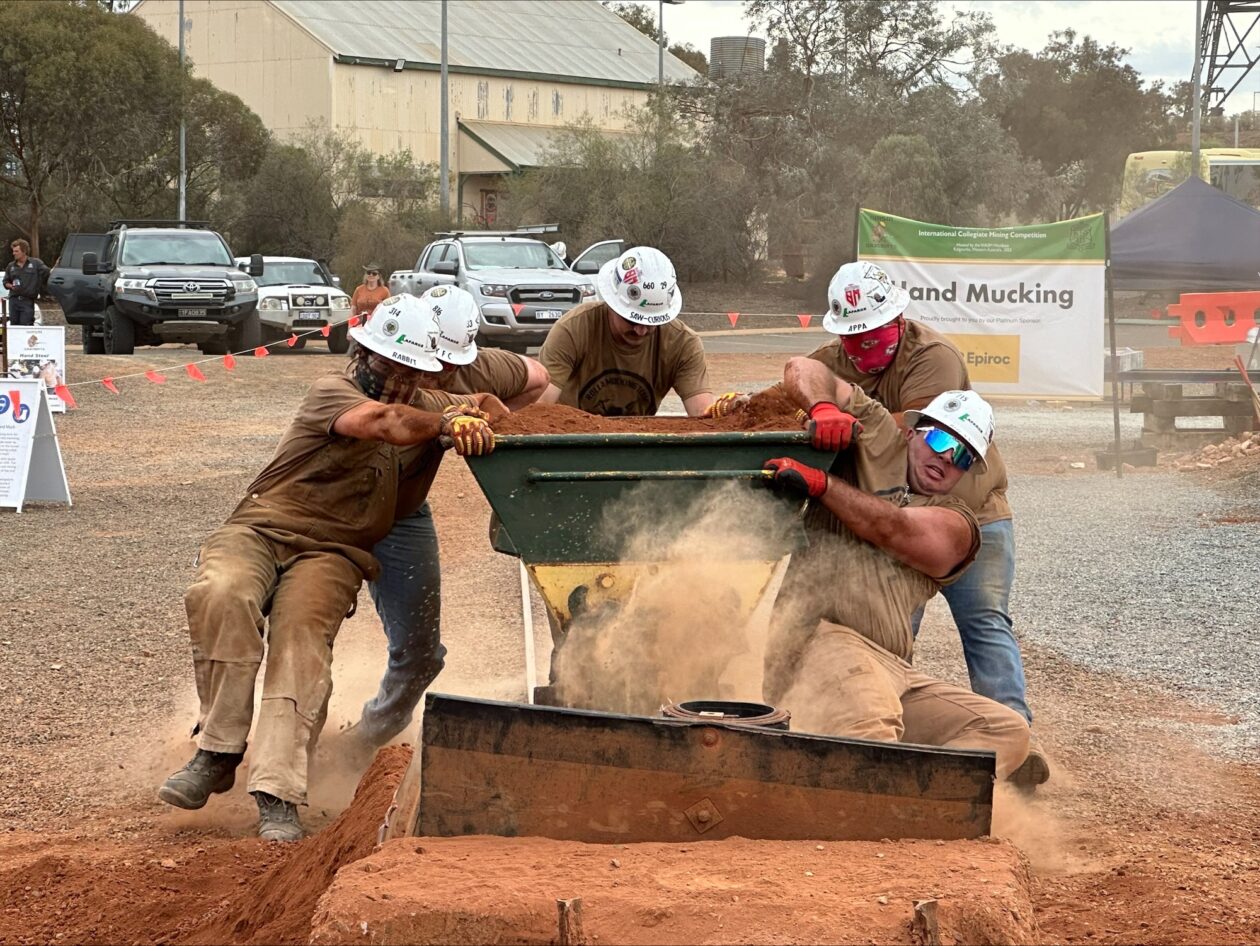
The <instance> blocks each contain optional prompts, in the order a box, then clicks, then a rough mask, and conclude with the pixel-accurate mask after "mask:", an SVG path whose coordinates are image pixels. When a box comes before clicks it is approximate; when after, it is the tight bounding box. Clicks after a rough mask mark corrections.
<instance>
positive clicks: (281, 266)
mask: <svg viewBox="0 0 1260 946" xmlns="http://www.w3.org/2000/svg"><path fill="white" fill-rule="evenodd" d="M236 264H237V265H238V266H240V267H241V268H244V266H246V265H248V264H249V260H248V259H247V258H245V257H238V258H237V260H236ZM255 278H256V281H257V282H258V320H259V322H261V323H262V331H263V341H264V342H275V341H279V340H280V339H282V338H288V337H289V336H290V335H292V334H296V335H297V336H298V340H297V343H296V344H295V345H294V346H293V347H294V348H303V347H305V345H306V342H307V340H308V339H312V338H320V337H322V336H319V335H314V334H306V333H311V332H313V331H314V330H316V329H320V328H323V327H324V326H325V325H332V326H333V328H332V330H331V331H330V332H329V333H328V350H329V351H330V352H333V353H334V354H338V355H340V354H344V353H345V352H346V351H347V350H348V349H349V347H350V339H349V337H348V335H347V333H348V332H349V326H348V325H347V324H346V321H347V320H348V319H349V318H350V297H349V296H348V295H346V294H345V293H344V292H342V291H341V289H340V288H338V286H337V285H336V279H335V277H334V276H333V275H332V274H331V273H330V272H329V271H328V269H327V268H326V267H325V266H324V265H323V264H322V263H318V262H316V261H315V260H313V259H302V258H301V257H298V256H264V257H263V274H262V275H261V276H258V277H255ZM336 323H341V324H336Z"/></svg>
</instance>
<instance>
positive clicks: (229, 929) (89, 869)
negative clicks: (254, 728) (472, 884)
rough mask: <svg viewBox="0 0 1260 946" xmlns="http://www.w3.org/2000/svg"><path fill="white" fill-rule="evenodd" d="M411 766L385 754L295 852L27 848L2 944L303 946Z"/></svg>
mask: <svg viewBox="0 0 1260 946" xmlns="http://www.w3.org/2000/svg"><path fill="white" fill-rule="evenodd" d="M410 759H411V749H410V748H409V747H405V746H399V747H391V748H387V749H384V750H382V751H381V752H380V753H379V754H378V755H377V758H376V761H375V762H374V763H373V764H372V766H371V768H369V769H368V771H367V773H366V774H365V775H364V776H363V778H362V779H361V780H360V782H359V787H358V789H357V790H356V792H355V796H354V801H353V802H352V803H351V805H350V807H349V808H347V809H346V810H345V811H344V812H342V814H341V816H340V817H338V818H337V820H336V821H334V822H333V823H332V824H331V825H329V826H328V827H327V828H325V829H324V830H323V831H321V832H320V833H319V834H317V835H315V836H314V837H311V838H308V839H307V840H305V841H302V842H300V843H298V844H296V845H292V846H279V845H270V844H267V843H266V842H264V841H258V840H256V839H245V840H222V839H216V838H213V837H206V836H199V835H197V834H185V835H183V836H182V837H181V838H180V839H178V840H177V841H175V842H169V841H164V842H162V843H160V844H155V843H152V842H150V843H148V844H143V843H140V844H137V843H132V844H126V843H122V842H114V841H104V840H99V841H98V840H80V839H68V838H64V837H58V836H53V837H48V838H44V837H40V836H35V835H32V836H30V838H29V840H26V839H23V842H22V843H20V844H18V845H15V846H9V847H6V849H5V855H6V856H5V858H4V864H3V865H0V943H48V942H57V941H60V942H69V943H92V942H98V943H227V942H232V943H278V944H287V943H306V942H307V941H308V939H309V937H310V928H311V915H312V914H313V913H314V911H315V904H316V902H317V901H318V900H319V898H320V896H321V895H322V894H323V892H324V890H325V889H326V888H327V887H328V885H329V884H330V883H331V882H332V879H333V875H334V874H336V872H337V870H338V869H339V868H341V867H342V866H344V865H345V864H349V863H351V862H352V861H356V860H358V859H360V858H362V857H364V856H365V855H367V854H369V853H371V851H372V850H373V848H375V846H376V838H377V831H378V829H379V827H380V824H381V821H382V820H383V819H384V817H385V811H386V809H388V807H389V804H390V801H391V800H392V799H393V795H394V790H395V788H397V786H398V783H399V781H400V780H401V779H402V775H403V772H405V771H406V768H407V764H408V762H409V761H410Z"/></svg>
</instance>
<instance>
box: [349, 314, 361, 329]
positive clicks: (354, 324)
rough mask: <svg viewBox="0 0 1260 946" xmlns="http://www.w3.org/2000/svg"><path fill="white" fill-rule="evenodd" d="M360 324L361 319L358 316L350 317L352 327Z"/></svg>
mask: <svg viewBox="0 0 1260 946" xmlns="http://www.w3.org/2000/svg"><path fill="white" fill-rule="evenodd" d="M358 324H359V317H358V316H357V315H352V316H350V327H351V328H354V327H355V326H356V325H358Z"/></svg>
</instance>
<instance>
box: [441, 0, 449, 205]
mask: <svg viewBox="0 0 1260 946" xmlns="http://www.w3.org/2000/svg"><path fill="white" fill-rule="evenodd" d="M448 80H449V77H448V75H447V69H446V0H442V81H441V87H442V88H441V93H440V94H441V96H442V109H441V112H442V131H441V135H440V136H439V142H438V148H440V149H441V151H442V158H441V161H440V162H439V163H438V168H439V171H438V188H439V189H440V191H441V195H440V204H439V206H440V207H441V208H442V222H443V226H445V225H446V222H447V221H448V219H449V218H450V215H451V155H450V151H451V128H450V123H451V120H450V94H449V88H448Z"/></svg>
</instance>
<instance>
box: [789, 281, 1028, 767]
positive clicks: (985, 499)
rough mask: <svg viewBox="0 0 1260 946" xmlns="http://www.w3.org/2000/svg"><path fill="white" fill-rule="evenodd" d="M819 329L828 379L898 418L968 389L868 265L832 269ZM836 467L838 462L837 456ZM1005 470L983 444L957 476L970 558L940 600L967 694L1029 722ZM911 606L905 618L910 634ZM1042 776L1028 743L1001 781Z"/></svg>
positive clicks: (942, 342) (952, 362)
mask: <svg viewBox="0 0 1260 946" xmlns="http://www.w3.org/2000/svg"><path fill="white" fill-rule="evenodd" d="M827 295H828V311H827V313H826V314H825V315H824V316H823V326H824V328H826V329H827V331H829V332H831V333H833V334H835V335H836V336H838V337H837V338H835V339H834V340H833V341H831V342H828V343H827V344H825V345H822V346H820V347H819V348H817V349H816V350H815V351H813V352H811V353H810V354H809V355H808V358H811V359H813V360H815V361H818V362H821V363H822V364H824V365H826V366H827V367H828V368H829V369H830V370H831V372H832V373H833V374H834V375H835V376H836V377H838V378H840V379H842V380H844V381H847V382H848V383H849V384H853V385H857V386H858V387H860V388H862V390H863V391H864V392H865V393H866V394H868V395H870V396H871V397H873V398H875V399H876V400H878V401H879V402H880V403H881V404H883V405H884V407H885V408H887V409H888V410H889V411H891V412H892V413H893V416H894V417H896V418H898V420H900V418H901V416H902V414H903V413H904V412H905V411H909V410H915V409H918V408H922V407H923V406H924V405H926V404H927V403H928V402H930V401H931V400H932V399H933V398H934V397H936V396H937V395H938V394H940V393H941V392H943V391H951V390H969V389H970V388H971V380H970V378H969V377H968V376H967V366H966V363H965V361H964V360H963V356H962V353H961V352H959V350H958V349H957V348H956V347H955V346H954V345H953V343H952V342H950V340H949V339H947V338H946V337H945V336H944V335H942V334H940V333H939V332H937V331H936V330H935V329H933V328H931V327H930V326H927V325H924V324H923V323H922V322H916V321H915V320H913V319H909V318H907V317H906V314H905V313H906V309H907V307H908V306H909V304H910V297H909V294H908V293H907V292H906V291H905V289H903V288H901V287H900V286H897V285H895V284H894V283H893V282H892V280H891V279H890V278H889V277H888V275H887V273H885V272H884V270H883V269H882V268H880V267H879V266H877V265H876V264H874V263H868V262H861V261H859V262H855V263H846V264H845V265H843V266H841V267H840V269H839V270H838V271H837V272H836V274H835V275H834V276H833V277H832V280H831V284H830V286H829V287H828V292H827ZM788 393H789V395H791V396H792V397H793V399H794V400H796V402H797V403H798V404H799V405H800V406H801V407H802V408H804V409H806V410H808V411H811V415H815V414H819V413H821V414H822V415H823V417H822V418H818V417H815V419H816V420H821V423H819V424H818V425H816V427H815V430H816V431H818V430H821V429H822V428H823V427H824V426H825V425H826V423H827V417H828V416H831V417H833V418H834V414H835V412H836V411H837V408H836V406H835V404H834V403H833V400H834V398H832V397H826V398H824V399H822V400H817V401H813V400H811V396H810V395H809V394H807V393H806V392H802V391H799V390H791V389H790V388H789V390H788ZM841 462H842V463H843V462H846V461H844V460H843V459H841ZM1006 490H1007V476H1006V465H1005V464H1004V463H1003V462H1002V457H1001V454H1000V453H999V452H998V449H997V445H996V444H991V445H990V446H989V451H988V454H987V456H986V457H985V464H984V468H983V469H980V468H979V467H977V468H976V469H974V470H972V471H970V472H968V473H966V474H965V475H964V476H963V477H962V478H961V479H960V480H959V482H958V485H957V486H955V487H954V489H953V491H952V495H953V496H956V497H958V498H959V499H961V500H963V501H964V502H965V503H967V505H968V506H970V507H971V510H972V512H974V513H975V514H976V518H977V520H978V521H979V523H980V536H981V545H980V552H979V554H978V555H977V556H976V561H975V562H974V563H973V564H972V566H971V568H969V569H968V570H967V572H966V574H965V575H963V576H962V577H961V578H960V579H959V580H958V581H956V582H953V583H952V584H950V585H948V586H946V587H945V588H944V589H943V590H942V592H941V593H942V596H943V597H944V598H945V600H946V602H947V603H948V604H949V608H950V612H951V613H952V615H953V618H954V623H955V624H956V625H957V627H958V636H959V638H960V639H961V641H962V645H963V657H964V659H965V660H966V663H967V673H968V677H969V678H970V681H971V688H972V689H973V690H975V691H976V692H977V693H979V694H981V695H983V696H987V697H989V698H991V699H994V700H997V701H998V702H999V703H1002V704H1004V705H1006V706H1009V707H1010V708H1011V709H1013V710H1015V711H1016V712H1017V713H1019V714H1020V715H1021V716H1023V717H1024V718H1025V719H1026V720H1028V722H1029V723H1030V724H1031V723H1032V711H1031V710H1030V709H1029V707H1028V699H1027V685H1026V683H1025V680H1024V664H1023V660H1022V658H1021V656H1020V652H1019V642H1018V641H1017V640H1016V639H1015V633H1014V629H1013V624H1012V621H1011V613H1010V595H1011V585H1012V583H1013V581H1014V577H1015V531H1014V523H1013V519H1012V513H1011V507H1010V504H1009V503H1008V502H1007V499H1006ZM921 618H922V610H920V611H919V612H918V613H917V614H916V615H915V619H914V629H915V633H916V634H917V633H918V627H919V621H920V620H921ZM1049 777H1050V766H1049V762H1048V761H1047V759H1046V757H1045V755H1044V754H1043V753H1042V751H1041V748H1040V745H1039V744H1038V742H1037V740H1036V738H1035V737H1034V738H1033V741H1032V748H1031V749H1030V751H1029V753H1028V757H1027V759H1026V760H1025V764H1024V765H1023V766H1021V767H1020V769H1019V771H1017V772H1014V773H1012V776H1011V780H1012V781H1014V782H1017V783H1019V784H1021V785H1023V786H1025V787H1029V788H1031V787H1033V786H1035V785H1038V784H1040V783H1042V782H1045V781H1046V780H1047V779H1048V778H1049Z"/></svg>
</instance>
